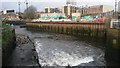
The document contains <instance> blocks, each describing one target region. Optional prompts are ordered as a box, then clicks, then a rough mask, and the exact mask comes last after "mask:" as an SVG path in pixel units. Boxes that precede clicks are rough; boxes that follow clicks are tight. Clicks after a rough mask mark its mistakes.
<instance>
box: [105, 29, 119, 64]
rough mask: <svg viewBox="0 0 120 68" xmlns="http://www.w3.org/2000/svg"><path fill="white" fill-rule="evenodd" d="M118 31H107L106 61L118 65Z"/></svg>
mask: <svg viewBox="0 0 120 68" xmlns="http://www.w3.org/2000/svg"><path fill="white" fill-rule="evenodd" d="M119 54H120V29H108V30H107V45H106V55H105V57H106V60H107V61H108V62H109V60H111V61H113V62H119V63H120V55H119Z"/></svg>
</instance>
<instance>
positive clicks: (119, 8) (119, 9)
mask: <svg viewBox="0 0 120 68" xmlns="http://www.w3.org/2000/svg"><path fill="white" fill-rule="evenodd" d="M118 12H120V1H119V2H118Z"/></svg>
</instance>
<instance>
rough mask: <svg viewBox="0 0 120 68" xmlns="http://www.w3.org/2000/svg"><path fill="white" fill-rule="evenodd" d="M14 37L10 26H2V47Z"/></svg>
mask: <svg viewBox="0 0 120 68" xmlns="http://www.w3.org/2000/svg"><path fill="white" fill-rule="evenodd" d="M12 37H13V33H12V28H11V26H10V25H6V24H2V45H3V46H4V45H6V44H7V43H8V42H9V41H10V40H11V38H12Z"/></svg>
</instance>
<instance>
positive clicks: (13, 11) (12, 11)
mask: <svg viewBox="0 0 120 68" xmlns="http://www.w3.org/2000/svg"><path fill="white" fill-rule="evenodd" d="M11 13H15V10H4V11H3V14H11Z"/></svg>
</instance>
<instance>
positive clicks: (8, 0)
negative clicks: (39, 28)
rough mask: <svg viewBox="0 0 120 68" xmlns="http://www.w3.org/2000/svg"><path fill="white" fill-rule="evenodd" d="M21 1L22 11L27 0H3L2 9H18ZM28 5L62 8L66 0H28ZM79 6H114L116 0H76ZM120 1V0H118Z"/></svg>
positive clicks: (41, 8)
mask: <svg viewBox="0 0 120 68" xmlns="http://www.w3.org/2000/svg"><path fill="white" fill-rule="evenodd" d="M19 1H20V2H21V11H22V12H23V11H24V9H25V3H24V2H25V0H1V2H0V10H6V9H14V10H16V11H18V2H19ZM27 1H28V5H29V6H30V5H33V6H35V7H36V8H37V10H38V11H42V10H44V8H45V7H48V6H49V7H58V8H61V6H62V5H65V3H66V0H27ZM76 1H77V6H81V5H84V6H85V5H100V4H101V5H102V4H103V5H111V6H114V4H115V0H76ZM117 1H120V0H117Z"/></svg>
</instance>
